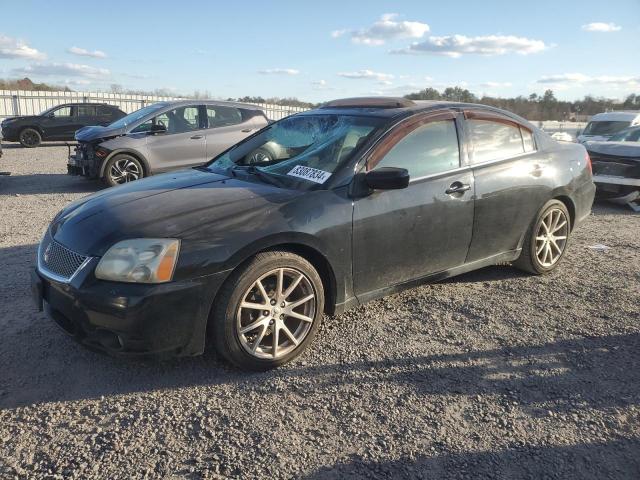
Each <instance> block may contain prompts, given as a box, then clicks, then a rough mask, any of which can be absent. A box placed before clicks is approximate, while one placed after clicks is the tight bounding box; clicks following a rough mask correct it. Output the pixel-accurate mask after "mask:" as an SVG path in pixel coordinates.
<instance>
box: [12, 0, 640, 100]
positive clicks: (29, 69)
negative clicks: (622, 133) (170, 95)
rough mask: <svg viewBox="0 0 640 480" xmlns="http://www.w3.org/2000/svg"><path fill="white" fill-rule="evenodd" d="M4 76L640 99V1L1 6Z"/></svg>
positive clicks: (301, 94) (272, 92)
mask: <svg viewBox="0 0 640 480" xmlns="http://www.w3.org/2000/svg"><path fill="white" fill-rule="evenodd" d="M0 16H1V17H2V19H3V21H2V22H0V77H4V78H7V77H8V78H16V77H23V76H29V77H30V78H31V79H33V80H34V81H45V82H49V83H57V84H65V83H66V84H68V85H69V87H70V88H72V89H74V90H108V89H109V87H110V85H111V84H120V85H122V86H123V87H124V88H131V89H145V90H154V89H160V88H162V89H171V90H173V91H175V92H176V93H192V92H194V91H195V90H199V91H201V92H203V91H207V92H209V94H210V95H211V96H212V97H214V98H226V97H239V96H244V95H260V96H263V97H271V96H279V97H285V96H286V97H289V96H295V97H298V98H300V99H302V100H308V101H322V100H327V99H331V98H339V97H346V96H358V95H372V94H373V95H375V94H387V95H403V94H406V93H409V92H412V91H416V90H419V89H422V88H425V87H429V86H431V87H435V88H438V89H442V88H444V87H446V86H454V85H460V86H463V87H465V88H468V89H470V90H471V91H473V92H474V93H476V94H482V93H487V94H492V95H498V96H513V95H518V94H524V95H527V94H529V93H532V92H536V93H542V92H544V90H546V89H547V88H551V89H553V90H554V91H555V92H556V95H557V96H558V97H560V98H566V99H574V98H578V97H582V96H583V95H585V94H594V95H597V96H606V97H612V98H622V97H624V96H625V95H627V94H629V93H640V63H639V62H638V59H639V58H640V54H639V53H638V45H639V44H640V0H612V1H609V2H603V1H602V0H597V1H593V0H582V1H557V0H556V1H546V0H537V1H536V2H531V3H526V2H524V3H523V2H515V1H493V2H490V1H471V0H458V1H457V2H443V1H437V2H435V1H426V0H422V1H393V2H391V1H387V2H383V1H366V2H364V1H363V2H356V1H348V0H342V1H332V0H324V1H322V2H306V1H271V2H266V1H263V2H259V1H253V0H244V1H241V2H238V1H235V2H229V1H225V2H204V1H203V2H194V1H188V0H183V1H180V2H176V1H172V2H168V1H165V0H156V1H155V2H152V3H149V2H142V1H140V2H132V1H119V0H111V1H108V2H87V1H86V0H85V1H82V2H80V1H78V2H76V1H66V2H60V3H58V2H55V3H54V2H50V1H29V0H21V1H20V2H5V3H4V4H3V5H2V8H1V13H0Z"/></svg>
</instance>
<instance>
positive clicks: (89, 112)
mask: <svg viewBox="0 0 640 480" xmlns="http://www.w3.org/2000/svg"><path fill="white" fill-rule="evenodd" d="M95 115H96V107H94V106H92V105H78V116H79V117H94V116H95Z"/></svg>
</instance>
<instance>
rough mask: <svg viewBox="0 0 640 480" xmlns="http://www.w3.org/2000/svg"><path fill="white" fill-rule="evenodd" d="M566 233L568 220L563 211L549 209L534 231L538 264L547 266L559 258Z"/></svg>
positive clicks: (564, 245) (567, 231)
mask: <svg viewBox="0 0 640 480" xmlns="http://www.w3.org/2000/svg"><path fill="white" fill-rule="evenodd" d="M568 234H569V222H568V219H567V216H566V215H565V213H564V212H563V211H562V210H560V209H559V208H553V209H551V210H549V211H548V212H547V213H546V214H545V216H544V217H543V218H542V221H541V222H540V226H539V227H538V232H537V233H536V257H537V258H538V262H540V265H542V266H543V267H546V268H548V267H551V266H553V265H554V264H555V263H556V262H557V261H558V260H559V259H560V257H561V256H562V253H563V252H564V249H565V247H566V245H567V236H568Z"/></svg>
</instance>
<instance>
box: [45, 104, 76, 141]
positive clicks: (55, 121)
mask: <svg viewBox="0 0 640 480" xmlns="http://www.w3.org/2000/svg"><path fill="white" fill-rule="evenodd" d="M76 114H77V108H76V107H75V106H70V105H65V106H63V107H60V108H57V109H55V110H53V111H52V112H49V114H48V115H47V116H46V118H44V119H43V120H42V123H41V125H42V130H43V131H44V135H43V139H45V140H72V139H73V135H74V133H75V131H76V126H77V117H76Z"/></svg>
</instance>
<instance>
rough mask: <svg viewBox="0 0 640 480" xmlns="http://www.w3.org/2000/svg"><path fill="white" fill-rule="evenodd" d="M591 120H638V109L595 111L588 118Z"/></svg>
mask: <svg viewBox="0 0 640 480" xmlns="http://www.w3.org/2000/svg"><path fill="white" fill-rule="evenodd" d="M589 121H591V122H616V121H618V122H625V121H627V122H631V123H636V122H640V111H637V110H621V111H617V112H603V113H597V114H595V115H594V116H593V117H591V119H590V120H589Z"/></svg>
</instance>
